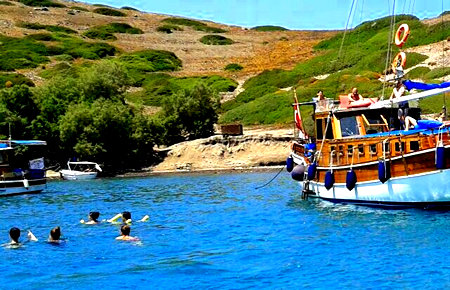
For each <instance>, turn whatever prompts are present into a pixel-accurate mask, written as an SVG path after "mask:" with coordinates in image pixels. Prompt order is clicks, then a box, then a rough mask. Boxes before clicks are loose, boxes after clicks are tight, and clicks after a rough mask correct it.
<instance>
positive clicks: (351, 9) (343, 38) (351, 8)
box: [338, 0, 358, 59]
mask: <svg viewBox="0 0 450 290" xmlns="http://www.w3.org/2000/svg"><path fill="white" fill-rule="evenodd" d="M355 2H358V1H357V0H353V1H352V6H351V7H350V12H349V13H348V18H347V24H346V25H345V30H344V36H342V41H341V47H340V48H339V54H338V59H339V58H340V57H341V52H342V47H343V46H344V40H345V35H346V34H347V30H348V24H349V22H350V17H351V15H352V11H353V6H354V5H355Z"/></svg>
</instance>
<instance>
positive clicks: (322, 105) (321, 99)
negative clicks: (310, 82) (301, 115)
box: [317, 90, 328, 111]
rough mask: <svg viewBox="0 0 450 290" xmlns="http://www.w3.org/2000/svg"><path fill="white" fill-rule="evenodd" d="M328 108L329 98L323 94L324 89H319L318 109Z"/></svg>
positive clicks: (325, 109) (324, 109)
mask: <svg viewBox="0 0 450 290" xmlns="http://www.w3.org/2000/svg"><path fill="white" fill-rule="evenodd" d="M327 110H328V99H327V98H325V96H324V95H323V91H322V90H319V91H318V92H317V111H327Z"/></svg>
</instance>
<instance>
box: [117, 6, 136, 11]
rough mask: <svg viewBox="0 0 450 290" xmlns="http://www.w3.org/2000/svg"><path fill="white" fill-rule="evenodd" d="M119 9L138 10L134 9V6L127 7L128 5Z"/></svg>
mask: <svg viewBox="0 0 450 290" xmlns="http://www.w3.org/2000/svg"><path fill="white" fill-rule="evenodd" d="M120 9H125V10H131V11H139V9H136V8H133V7H129V6H123V7H122V8H120Z"/></svg>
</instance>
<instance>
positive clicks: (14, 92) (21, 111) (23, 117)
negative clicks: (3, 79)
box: [0, 85, 38, 139]
mask: <svg viewBox="0 0 450 290" xmlns="http://www.w3.org/2000/svg"><path fill="white" fill-rule="evenodd" d="M0 104H1V106H0V115H1V117H0V126H1V127H2V132H4V134H5V133H6V132H8V130H9V125H11V128H12V133H13V138H15V139H23V138H31V137H32V134H31V130H30V123H31V120H33V119H34V118H35V117H36V115H37V113H38V109H37V106H36V104H35V102H34V100H33V93H32V92H31V91H30V89H29V87H28V86H26V85H20V86H14V87H12V88H7V89H3V90H1V91H0Z"/></svg>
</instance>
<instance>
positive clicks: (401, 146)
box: [395, 142, 405, 152]
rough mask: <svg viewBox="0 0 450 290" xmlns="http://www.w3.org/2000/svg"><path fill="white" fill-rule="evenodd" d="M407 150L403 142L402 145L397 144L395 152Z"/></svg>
mask: <svg viewBox="0 0 450 290" xmlns="http://www.w3.org/2000/svg"><path fill="white" fill-rule="evenodd" d="M403 148H405V142H402V143H401V144H400V142H395V151H397V152H400V151H404V149H403Z"/></svg>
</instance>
